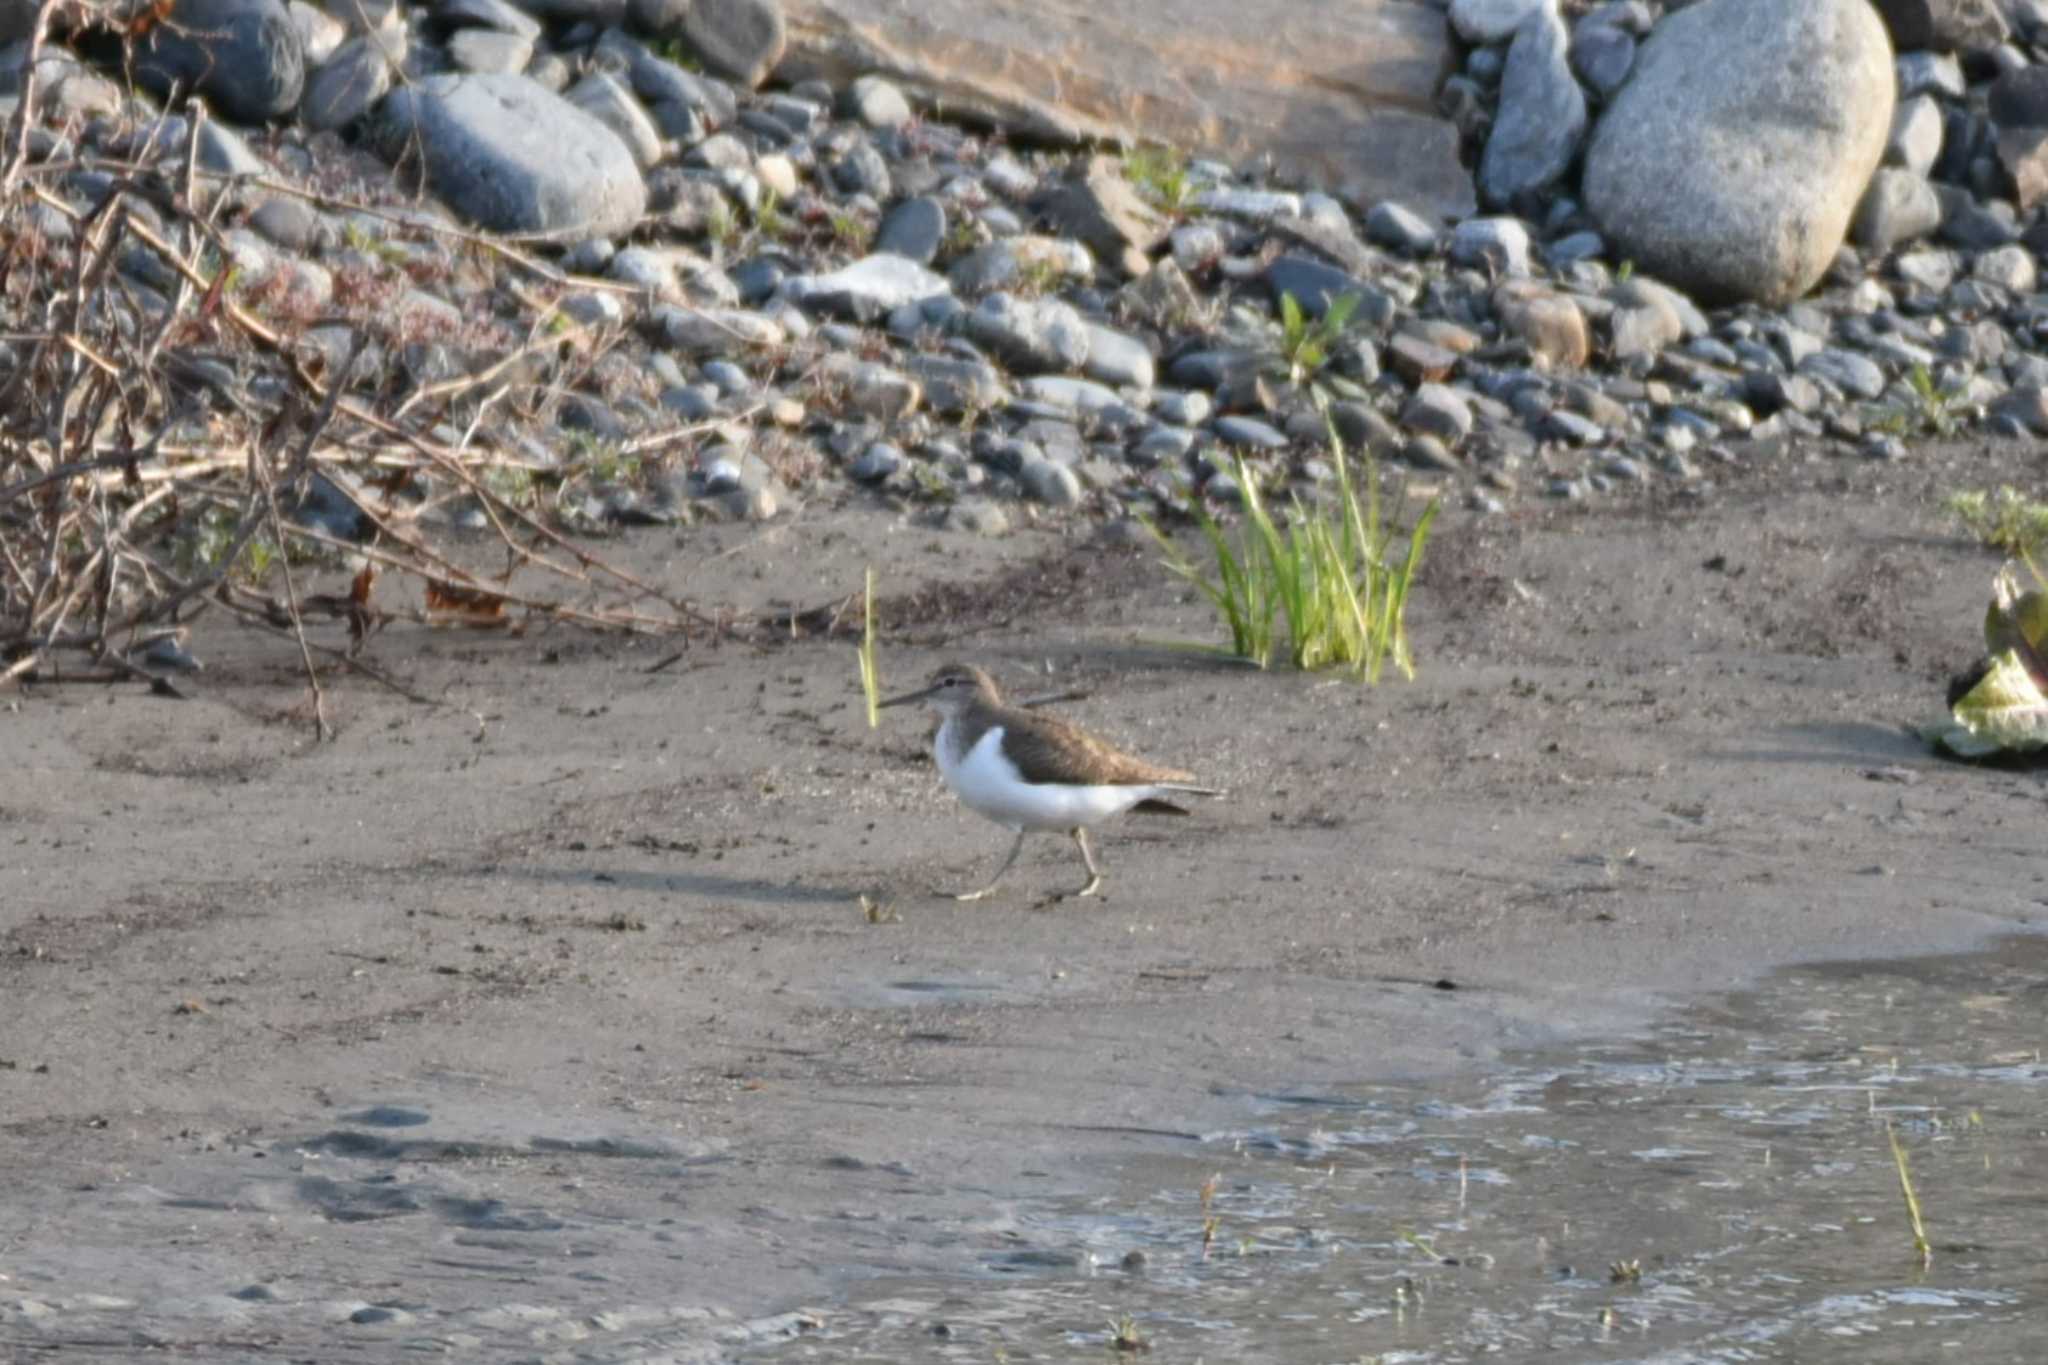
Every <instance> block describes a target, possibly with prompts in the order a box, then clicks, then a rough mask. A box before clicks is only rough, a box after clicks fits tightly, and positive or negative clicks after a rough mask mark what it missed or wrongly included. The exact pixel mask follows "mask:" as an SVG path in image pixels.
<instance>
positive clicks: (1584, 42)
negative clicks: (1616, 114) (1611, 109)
mask: <svg viewBox="0 0 2048 1365" xmlns="http://www.w3.org/2000/svg"><path fill="white" fill-rule="evenodd" d="M1635 64H1636V40H1635V35H1634V34H1632V33H1630V32H1628V30H1626V29H1624V28H1621V27H1619V26H1618V25H1615V24H1611V23H1608V22H1606V21H1604V20H1603V19H1602V18H1601V17H1600V15H1599V13H1594V14H1590V15H1587V16H1586V17H1585V18H1584V19H1581V20H1580V21H1579V22H1578V24H1577V26H1576V27H1574V28H1573V29H1572V71H1573V73H1574V74H1576V75H1577V76H1578V78H1579V79H1580V80H1582V81H1584V82H1585V83H1586V85H1587V86H1588V87H1589V88H1591V89H1592V90H1593V92H1594V93H1595V94H1597V95H1599V96H1600V98H1602V99H1611V98H1612V97H1613V95H1614V92H1615V91H1617V90H1619V89H1621V87H1622V85H1623V84H1624V83H1626V82H1627V80H1628V74H1629V72H1630V71H1632V70H1634V69H1635Z"/></svg>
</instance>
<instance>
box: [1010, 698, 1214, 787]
mask: <svg viewBox="0 0 2048 1365" xmlns="http://www.w3.org/2000/svg"><path fill="white" fill-rule="evenodd" d="M1003 739H1004V745H1003V748H1004V751H1005V752H1006V753H1008V754H1009V756H1010V760H1011V762H1013V763H1015V764H1016V765H1017V772H1018V774H1019V775H1020V776H1022V777H1023V779H1024V780H1025V781H1026V782H1032V783H1042V782H1068V783H1077V784H1087V785H1094V786H1110V787H1136V786H1143V785H1145V784H1147V783H1151V782H1193V781H1194V780H1195V775H1194V774H1193V773H1189V772H1182V771H1181V770H1180V769H1178V768H1162V767H1160V766H1158V765H1157V764H1154V763H1147V762H1146V761H1145V760H1144V759H1142V758H1134V757H1132V756H1131V755H1130V754H1127V753H1125V752H1124V751H1123V750H1121V749H1119V748H1117V747H1115V746H1114V745H1111V744H1106V743H1104V742H1103V741H1102V740H1099V739H1097V738H1096V737H1095V736H1093V735H1091V734H1089V733H1088V732H1087V731H1086V730H1083V729H1081V728H1080V727H1079V726H1076V725H1070V724H1068V723H1067V722H1066V721H1063V720H1061V719H1060V718H1059V717H1057V716H1048V715H1044V714H1034V715H1031V716H1029V717H1027V718H1025V719H1024V720H1023V721H1022V722H1021V723H1020V722H1015V721H1011V720H1010V719H1009V718H1008V717H1005V720H1004V735H1003Z"/></svg>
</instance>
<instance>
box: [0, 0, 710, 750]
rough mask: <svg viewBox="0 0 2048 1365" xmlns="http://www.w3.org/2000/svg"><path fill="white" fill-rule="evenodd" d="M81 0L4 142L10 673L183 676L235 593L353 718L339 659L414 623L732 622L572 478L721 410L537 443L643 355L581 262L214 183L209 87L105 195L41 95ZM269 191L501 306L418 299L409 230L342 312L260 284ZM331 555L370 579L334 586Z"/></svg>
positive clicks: (651, 453) (340, 573)
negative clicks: (422, 307) (554, 412)
mask: <svg viewBox="0 0 2048 1365" xmlns="http://www.w3.org/2000/svg"><path fill="white" fill-rule="evenodd" d="M56 9H57V6H56V5H55V3H54V0H46V3H45V4H44V6H43V9H42V14H41V20H42V22H41V23H40V24H39V26H38V32H37V36H36V39H35V40H34V41H35V47H34V49H33V50H32V54H31V58H30V60H29V62H28V64H27V67H26V69H25V80H26V84H25V87H24V89H23V90H22V92H21V101H20V105H19V107H18V109H17V110H16V112H15V115H14V117H13V119H12V120H11V121H10V122H9V123H8V126H7V127H6V129H5V132H4V144H0V317H4V318H5V319H6V321H5V323H4V330H0V683H5V682H10V681H15V680H22V679H29V678H44V679H49V678H59V677H61V678H63V679H65V680H73V681H75V680H95V681H113V680H119V679H125V678H139V679H143V680H146V681H148V682H149V683H150V684H151V685H152V686H153V687H155V688H156V689H158V690H160V691H167V692H173V693H175V692H176V691H177V690H178V689H177V683H176V681H175V678H174V676H173V674H174V673H175V671H176V668H177V666H178V663H179V662H180V661H179V658H178V651H177V650H176V648H175V641H176V640H177V638H178V636H179V633H180V628H181V626H182V624H183V623H184V622H187V621H189V620H190V619H191V618H192V617H194V616H196V615H198V614H199V613H201V612H203V611H207V610H226V611H229V612H232V613H235V614H236V615H237V616H239V617H242V618H244V619H246V620H248V621H250V622H252V623H256V624H257V625H259V626H261V627H264V628H268V629H271V630H275V631H278V632H281V633H284V634H286V635H289V636H290V637H291V638H292V639H293V640H294V641H295V642H296V646H297V649H298V651H299V652H300V654H301V657H302V658H303V661H304V665H305V670H306V673H307V677H308V681H309V684H310V685H311V687H312V689H313V693H314V699H315V706H314V712H315V717H316V723H317V725H318V726H319V728H320V729H321V731H322V732H323V733H324V732H325V729H326V721H325V717H324V714H323V713H322V712H321V708H320V705H319V697H320V678H321V675H322V673H323V672H324V671H326V670H328V669H331V668H334V667H347V668H355V669H359V670H361V671H364V672H366V673H369V674H371V675H372V676H380V677H381V676H382V675H379V674H377V673H376V670H374V669H371V668H369V667H368V666H367V665H366V664H364V663H363V662H362V661H361V660H360V659H358V658H356V657H355V656H356V654H357V651H358V650H359V649H360V647H361V645H362V643H363V641H364V640H365V639H366V638H367V637H368V636H369V635H370V634H372V633H373V632H375V631H376V630H377V629H378V628H379V626H381V625H382V624H383V623H385V622H386V621H389V620H392V619H410V620H419V621H425V622H429V623H437V624H446V623H454V624H462V625H471V626H486V627H505V628H518V627H520V626H522V625H523V624H525V623H527V622H529V621H533V620H536V619H543V620H555V621H567V622H573V623H577V624H581V625H585V626H590V627H597V628H603V629H613V630H626V631H637V632H653V633H680V634H682V635H684V636H685V637H691V638H694V637H697V636H700V635H704V634H708V633H713V632H718V631H721V630H725V629H730V628H731V623H730V622H727V621H724V620H722V619H721V618H720V617H719V616H718V615H717V614H716V613H714V612H708V611H705V610H702V609H700V608H699V607H698V606H696V605H695V604H693V603H692V602H691V601H690V600H688V599H687V598H685V597H682V596H679V595H676V594H675V593H673V592H671V591H669V590H667V589H665V588H663V587H661V586H658V585H655V584H652V583H649V582H646V581H643V580H642V579H639V578H636V577H634V576H633V575H631V574H629V573H627V572H625V571H623V570H621V569H619V568H616V567H614V566H613V565H611V564H609V563H607V562H606V561H605V560H604V559H603V558H601V557H599V556H598V555H597V554H595V553H593V552H591V551H590V550H589V549H587V548H585V547H584V545H582V544H581V543H579V542H578V540H577V539H575V538H572V535H571V534H570V533H569V532H570V531H571V529H572V528H573V526H574V521H573V518H571V517H568V516H566V515H565V511H566V510H567V509H568V507H569V506H570V503H571V501H572V500H571V499H570V497H569V496H568V494H569V493H570V491H571V490H576V491H577V492H578V494H579V496H580V494H581V493H585V492H587V489H588V484H589V483H590V482H592V481H593V480H594V479H595V478H597V477H598V476H599V474H600V473H602V474H604V475H615V474H616V473H617V472H618V470H619V469H620V468H626V469H628V470H637V469H638V468H640V466H641V464H642V462H648V463H651V462H653V461H655V460H666V459H671V458H673V457H674V456H675V455H677V454H678V453H681V452H683V451H686V450H688V449H690V448H691V447H693V446H694V445H695V443H696V442H697V441H698V440H700V439H702V437H703V435H704V432H705V427H704V426H703V425H701V424H700V425H699V426H695V427H690V426H684V427H677V428H675V429H672V430H669V431H664V432H659V433H655V434H652V435H648V436H644V437H641V438H638V439H636V440H632V441H622V442H615V443H607V444H606V445H605V447H604V448H603V449H601V450H591V451H585V452H577V451H575V450H573V449H572V450H571V451H569V452H568V454H567V455H566V456H558V455H557V454H556V453H555V452H551V451H546V450H541V451H536V450H535V449H534V448H533V442H531V441H526V442H520V441H516V440H514V439H512V435H511V433H514V432H516V431H517V430H518V429H519V427H520V426H521V424H522V423H529V420H530V419H536V418H538V419H541V420H540V421H539V422H532V423H531V424H532V425H535V426H539V427H540V428H541V429H544V430H545V429H551V424H544V423H545V418H546V415H547V413H548V411H549V410H550V409H551V407H552V406H553V405H555V404H557V403H559V402H560V400H561V398H562V397H563V395H564V394H566V393H569V392H571V391H573V390H574V389H576V388H578V387H587V386H590V385H591V384H592V383H593V382H594V381H593V376H596V375H601V374H603V373H605V372H606V368H607V361H608V359H609V361H610V363H611V366H612V367H613V368H615V367H616V364H617V361H618V359H619V357H618V356H617V355H616V354H615V347H616V345H617V342H618V340H619V334H618V331H617V329H616V327H614V326H610V325H597V326H585V325H582V324H578V323H576V322H573V321H572V320H571V319H570V318H568V317H567V316H565V315H564V314H563V313H562V312H561V311H560V309H559V307H558V306H557V304H558V301H559V300H560V299H561V297H562V296H563V294H564V293H565V292H566V291H567V289H568V288H569V287H570V284H571V282H570V281H569V280H568V279H567V278H566V277H564V276H563V275H562V274H561V273H560V272H558V271H556V270H554V269H553V268H552V267H550V266H548V265H546V264H544V263H542V262H539V261H536V260H534V259H531V258H530V257H528V256H526V255H524V254H522V253H521V252H520V251H519V250H518V249H517V248H516V247H515V246H513V245H510V244H507V243H505V242H501V241H496V240H493V239H489V238H486V237H483V236H481V235H477V234H471V233H466V232H462V231H460V230H459V229H454V228H450V227H446V226H443V225H438V224H433V223H431V222H423V218H424V215H419V214H417V213H408V212H407V210H406V206H405V205H403V204H399V205H396V206H392V205H388V204H386V205H379V204H375V203H369V202H337V201H335V200H332V199H329V198H325V197H322V196H319V195H315V194H312V193H310V192H307V191H304V190H302V189H299V188H297V187H294V186H290V185H285V184H281V183H270V182H269V181H267V180H263V179H261V178H256V179H254V180H253V181H252V178H250V177H241V178H240V179H228V178H224V177H221V176H218V175H214V174H211V173H209V172H208V171H206V170H204V169H203V168H202V165H201V158H200V147H201V132H202V128H203V125H204V119H205V111H204V108H203V107H202V106H201V105H200V104H199V103H198V102H196V101H193V102H190V103H188V104H186V105H185V106H184V108H185V116H186V118H187V120H188V126H189V129H190V133H189V136H185V137H183V138H182V145H179V146H175V147H166V146H162V145H159V143H160V142H161V141H166V140H167V139H163V138H161V137H160V136H159V134H160V133H161V130H162V129H163V128H164V127H165V126H166V124H164V123H154V124H149V125H145V126H144V127H142V128H139V129H138V130H137V135H136V138H135V145H134V146H132V147H131V148H130V149H128V150H127V152H126V153H125V158H126V159H122V160H115V159H110V158H109V157H108V156H107V155H105V154H104V153H102V154H100V155H97V156H95V157H93V158H92V159H91V161H90V163H89V164H90V169H91V170H93V171H95V172H97V173H99V175H100V179H101V184H102V185H104V187H105V188H104V193H102V194H100V195H99V196H98V197H97V199H96V201H94V202H91V203H90V205H89V206H88V207H85V208H81V207H79V203H78V200H79V196H78V193H77V190H76V181H75V179H74V178H73V177H75V174H76V173H77V172H79V171H80V170H81V167H82V166H84V165H86V164H87V163H86V162H83V161H82V160H81V159H80V158H79V156H78V154H77V153H76V151H75V149H76V147H77V145H78V138H79V133H80V129H79V128H78V127H76V126H73V127H68V128H67V127H53V126H50V124H49V123H48V122H47V120H45V119H43V118H41V117H40V116H39V113H38V110H39V108H40V105H39V95H40V94H42V93H44V92H41V91H39V90H38V83H37V82H38V75H39V73H41V72H42V71H43V69H44V64H43V63H40V62H39V61H38V60H37V54H39V53H40V52H41V50H42V44H43V43H44V41H45V38H46V30H47V26H48V25H49V24H50V23H51V21H52V15H53V13H54V12H55V11H56ZM154 13H155V11H154V10H153V9H149V8H148V7H146V6H144V7H141V8H138V9H137V10H136V15H135V16H133V22H130V19H131V16H127V15H125V14H124V13H117V12H115V10H114V8H113V7H111V6H103V7H89V6H88V7H81V6H79V5H75V4H74V5H67V6H65V7H64V8H63V13H62V16H61V19H60V22H61V23H62V24H63V25H64V26H65V27H66V28H67V29H70V30H76V29H78V28H79V27H81V26H84V25H97V26H99V27H100V28H102V29H105V30H107V31H111V32H114V33H132V32H134V31H135V24H137V23H145V22H147V21H148V18H149V16H151V15H153V14H154ZM256 194H263V195H280V194H281V195H300V196H301V197H304V198H308V199H313V200H314V201H315V202H316V205H317V206H318V207H321V208H323V209H325V210H328V211H329V212H330V213H334V214H340V213H346V214H347V215H348V221H350V222H360V221H365V220H366V219H367V220H370V221H379V220H382V221H391V222H394V223H403V224H404V225H405V227H406V228H407V230H409V231H414V232H418V233H424V234H427V235H428V236H430V237H431V238H432V239H433V241H434V244H435V245H436V246H437V247H438V248H440V249H441V250H440V254H441V257H442V258H443V259H451V260H453V261H455V262H456V263H457V265H458V266H463V265H467V266H468V267H469V268H470V269H471V272H472V273H473V274H474V275H475V276H476V277H477V280H478V283H477V284H476V285H475V297H477V298H478V299H479V300H480V301H487V306H486V307H478V308H472V309H466V310H464V316H463V321H462V323H461V325H460V326H459V327H458V328H457V329H456V330H455V334H453V335H442V334H440V333H447V332H448V331H449V328H448V324H447V321H446V319H445V318H443V319H440V320H438V321H437V320H435V319H432V318H429V319H426V320H424V321H423V320H421V319H420V318H419V317H417V316H408V315H407V314H406V312H405V310H404V309H403V308H402V307H399V306H397V300H400V299H402V297H403V295H404V291H405V290H406V289H408V288H409V287H411V285H413V284H414V283H415V282H417V275H416V274H409V273H408V271H409V270H412V271H416V270H417V269H418V265H417V262H416V261H411V262H408V261H406V260H402V259H399V258H400V257H401V255H402V253H401V252H399V251H398V250H397V249H396V248H393V249H391V250H389V251H388V252H387V254H386V255H384V256H381V257H380V256H379V255H377V254H376V253H375V252H374V251H358V252H354V253H351V255H352V257H353V260H354V263H353V264H345V265H341V266H338V267H337V268H336V270H335V271H334V274H335V276H336V278H335V287H334V289H333V291H332V296H331V297H330V298H328V299H326V300H324V302H322V303H319V304H317V305H310V306H309V304H308V302H307V301H306V300H305V299H304V298H303V297H301V295H300V292H299V291H298V290H296V289H295V288H294V285H293V283H292V281H291V280H290V279H288V278H285V277H284V271H283V270H279V271H277V272H275V273H271V274H267V275H265V276H264V277H262V278H244V275H243V270H242V267H241V265H240V264H238V261H237V257H236V254H235V251H234V249H233V243H231V242H230V240H229V239H228V237H227V235H226V233H227V229H228V228H229V227H230V226H232V225H233V222H234V218H235V216H236V215H237V214H238V213H240V212H241V211H242V210H243V209H244V208H246V206H247V205H248V203H249V202H250V200H251V198H252V196H253V195H256ZM367 245H372V246H374V245H375V244H374V243H370V244H367ZM365 258H367V260H368V262H369V264H368V265H367V266H365V265H364V264H363V261H364V259H365ZM576 287H578V288H583V289H600V290H601V289H605V288H609V287H612V286H607V285H604V284H600V283H596V282H589V281H578V282H576ZM428 361H433V362H436V363H432V364H429V363H426V362H428ZM579 453H580V455H581V458H577V457H578V455H579ZM579 480H581V481H582V484H583V487H582V488H581V489H578V488H577V485H578V482H579ZM451 508H460V509H461V510H462V512H463V514H464V515H463V518H462V519H460V520H458V519H457V518H454V517H451V516H450V515H449V512H450V509H451ZM458 525H459V526H460V527H461V528H462V529H461V530H460V531H459V532H458V530H457V529H456V528H457V527H458ZM321 571H325V572H326V575H327V577H328V579H329V581H330V582H332V583H339V582H347V583H348V584H349V588H348V590H347V591H343V592H324V593H322V592H312V591H308V585H309V583H310V581H311V576H312V575H313V574H314V573H316V572H321ZM316 618H317V619H328V620H338V621H341V622H345V623H346V626H347V633H348V638H347V641H346V643H345V644H343V645H339V647H329V646H323V645H320V644H318V643H316V642H315V641H313V640H312V639H309V638H308V635H307V631H306V623H307V622H308V620H310V619H316ZM334 638H336V639H337V641H339V639H340V637H339V636H338V635H336V636H335V637H334Z"/></svg>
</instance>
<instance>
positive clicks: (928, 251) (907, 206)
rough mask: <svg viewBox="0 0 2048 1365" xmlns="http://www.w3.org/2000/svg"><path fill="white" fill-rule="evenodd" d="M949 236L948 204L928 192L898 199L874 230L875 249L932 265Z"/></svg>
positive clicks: (920, 263)
mask: <svg viewBox="0 0 2048 1365" xmlns="http://www.w3.org/2000/svg"><path fill="white" fill-rule="evenodd" d="M945 240H946V208H945V205H943V204H941V203H940V202H939V201H938V200H937V199H934V198H932V197H930V196H929V195H919V196H917V197H915V198H912V199H905V200H903V201H902V202H900V203H898V204H897V205H896V206H895V207H894V208H892V209H890V210H889V212H888V213H887V214H886V215H885V216H884V217H883V219H882V226H881V228H880V230H879V231H877V232H876V233H875V250H876V251H878V252H884V251H886V252H888V253H890V254H892V255H896V256H901V257H903V258H905V259H906V260H912V261H916V262H917V263H918V264H919V265H930V264H931V262H932V258H933V257H934V256H937V255H938V254H939V247H940V245H941V244H942V243H944V242H945Z"/></svg>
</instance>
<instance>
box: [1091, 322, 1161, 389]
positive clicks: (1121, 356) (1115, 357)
mask: <svg viewBox="0 0 2048 1365" xmlns="http://www.w3.org/2000/svg"><path fill="white" fill-rule="evenodd" d="M1087 327H1088V332H1089V343H1088V360H1087V364H1086V367H1085V372H1086V374H1087V375H1088V377H1089V378H1090V379H1095V380H1099V381H1101V382H1102V383H1104V384H1115V385H1118V386H1121V387H1123V388H1132V389H1149V388H1151V387H1152V381H1153V377H1154V370H1155V366H1154V364H1153V360H1152V351H1151V348H1150V347H1148V346H1147V345H1146V344H1145V343H1144V342H1142V341H1140V340H1139V339H1138V338H1136V337H1134V336H1131V335H1129V334H1128V333H1124V332H1119V331H1116V330H1115V329H1113V328H1109V327H1104V326H1101V325H1100V324H1098V323H1093V322H1091V323H1088V324H1087Z"/></svg>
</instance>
